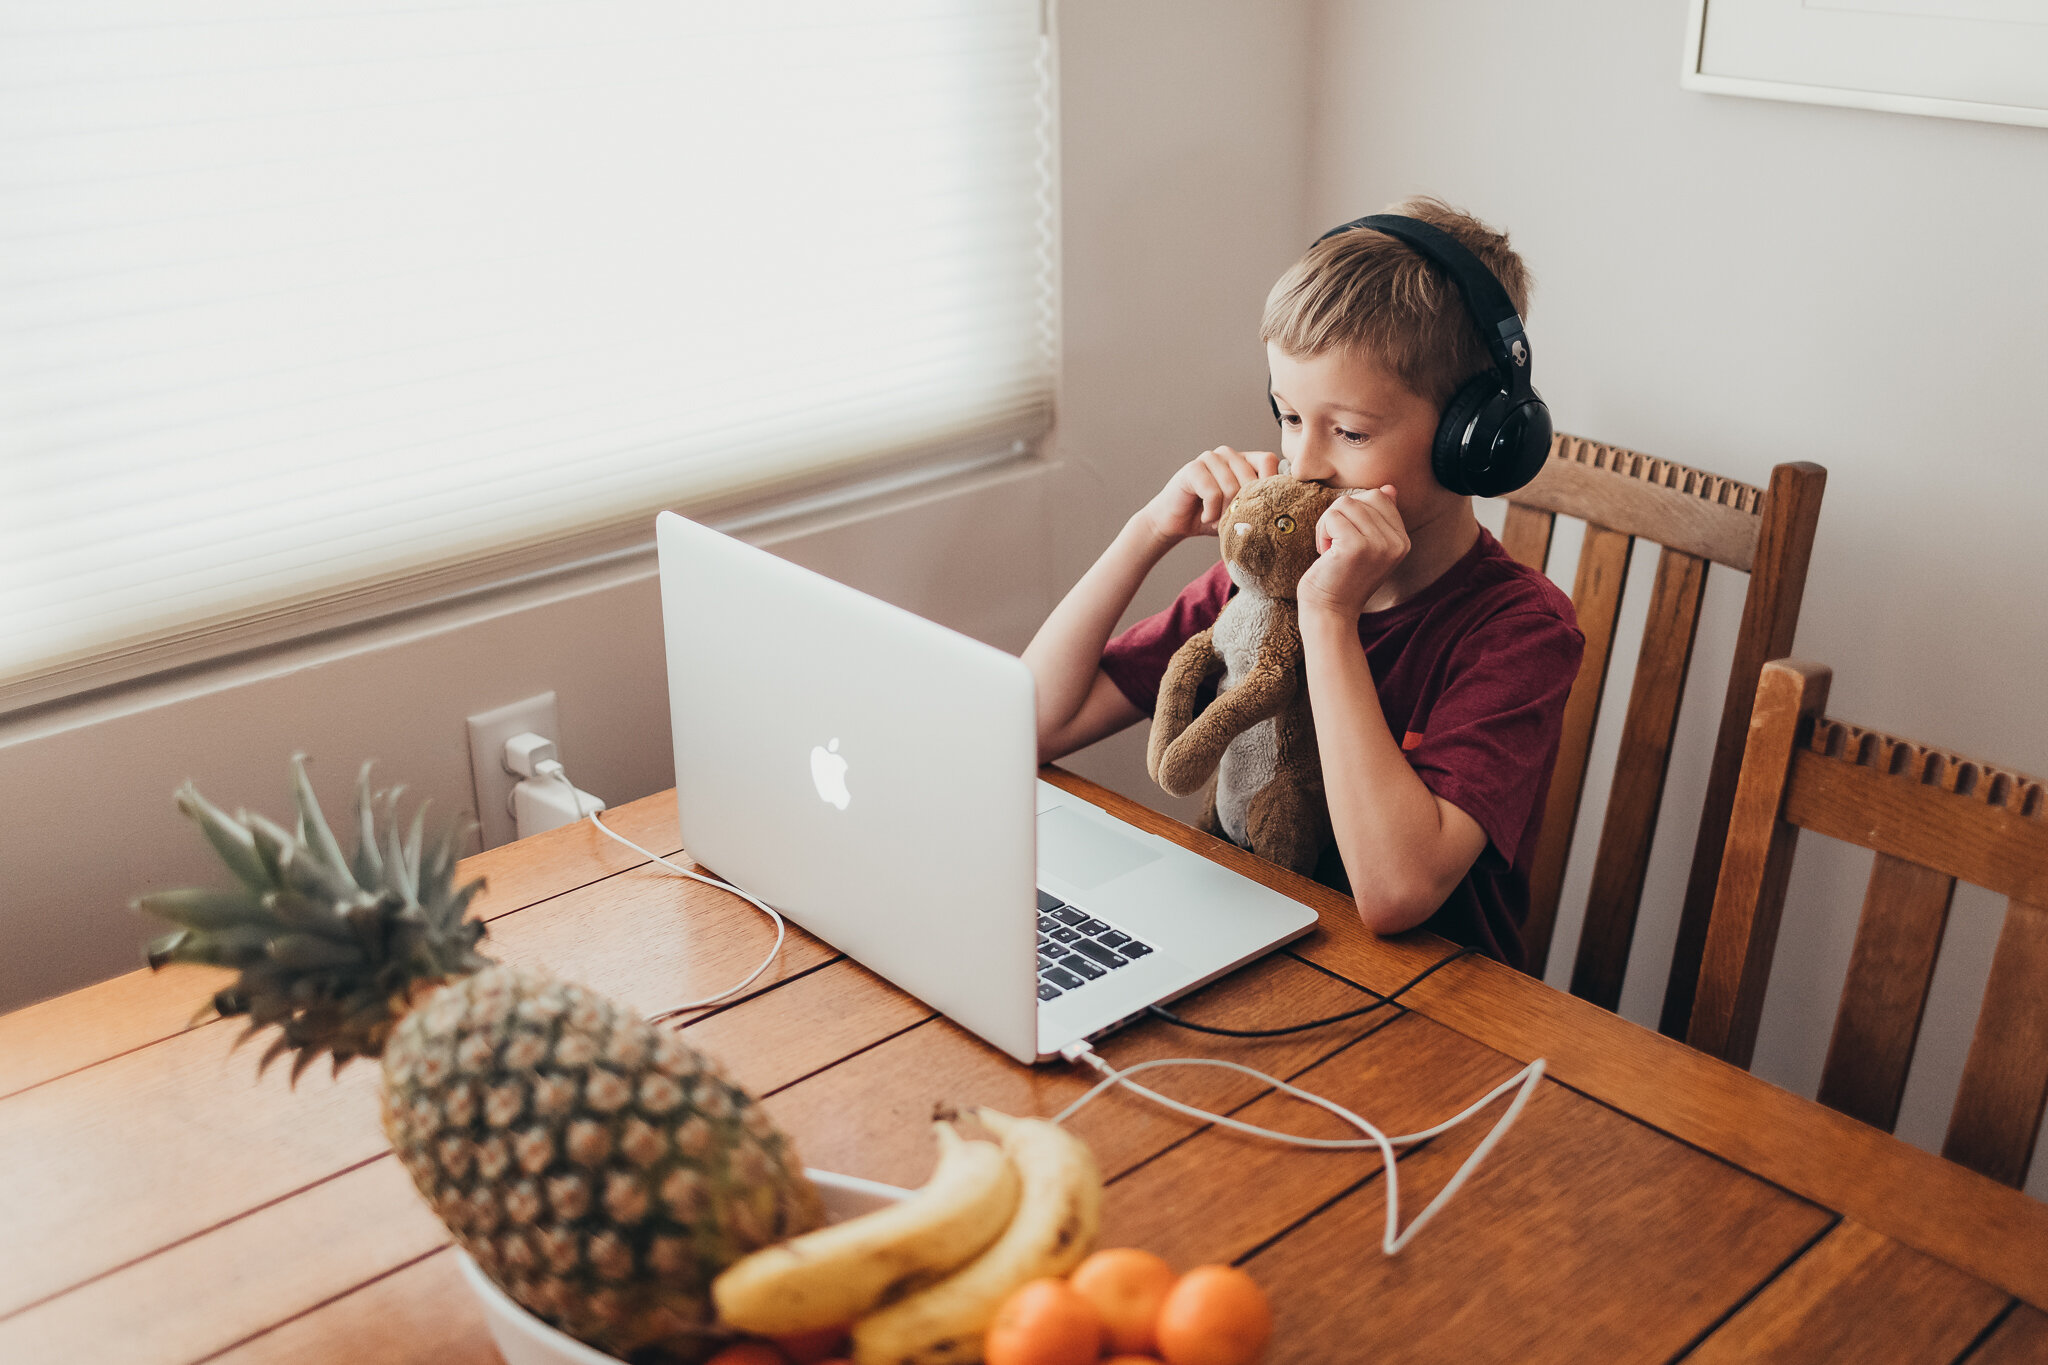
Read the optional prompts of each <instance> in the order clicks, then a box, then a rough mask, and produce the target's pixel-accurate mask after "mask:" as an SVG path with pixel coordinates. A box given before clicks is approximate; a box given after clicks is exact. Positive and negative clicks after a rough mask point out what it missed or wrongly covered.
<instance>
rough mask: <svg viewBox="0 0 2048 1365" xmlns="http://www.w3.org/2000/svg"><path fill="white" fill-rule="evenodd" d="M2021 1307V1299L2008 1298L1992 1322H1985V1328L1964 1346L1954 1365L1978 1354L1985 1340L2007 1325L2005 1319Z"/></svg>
mask: <svg viewBox="0 0 2048 1365" xmlns="http://www.w3.org/2000/svg"><path fill="white" fill-rule="evenodd" d="M2019 1307H2020V1301H2019V1300H2018V1299H2017V1298H2008V1299H2006V1301H2005V1307H2004V1308H2002V1309H2000V1310H1999V1311H1998V1313H1997V1315H1996V1316H1995V1317H1993V1318H1992V1319H1991V1321H1990V1322H1987V1323H1985V1324H1984V1330H1983V1331H1981V1332H1979V1333H1977V1335H1976V1336H1975V1337H1974V1338H1972V1339H1971V1341H1970V1344H1969V1345H1968V1346H1965V1347H1964V1348H1963V1353H1962V1354H1961V1355H1959V1356H1957V1357H1956V1358H1955V1361H1954V1362H1953V1365H1963V1362H1964V1361H1966V1360H1968V1359H1969V1358H1970V1357H1971V1356H1973V1355H1975V1354H1977V1351H1978V1348H1980V1347H1982V1346H1983V1345H1984V1343H1985V1342H1987V1341H1989V1340H1991V1337H1992V1334H1993V1333H1995V1332H1997V1331H1998V1329H1999V1328H2001V1327H2003V1326H2005V1320H2006V1319H2007V1318H2009V1317H2011V1316H2012V1315H2013V1314H2014V1313H2017V1312H2018V1311H2019Z"/></svg>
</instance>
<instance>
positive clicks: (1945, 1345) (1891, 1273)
mask: <svg viewBox="0 0 2048 1365" xmlns="http://www.w3.org/2000/svg"><path fill="white" fill-rule="evenodd" d="M2011 1302H2012V1300H2011V1299H2009V1298H2008V1297H2006V1296H2005V1295H2004V1294H2001V1293H1999V1292H1998V1291H1997V1290H1995V1289H1993V1288H1992V1287H1991V1286H1990V1285H1988V1284H1984V1283H1983V1282H1981V1281H1978V1280H1973V1279H1971V1278H1970V1277H1969V1276H1968V1275H1965V1274H1963V1273H1962V1272H1961V1271H1959V1270H1957V1269H1955V1268H1954V1267H1953V1266H1947V1265H1943V1264H1942V1263H1941V1262H1940V1261H1937V1260H1935V1259H1934V1258H1932V1257H1930V1256H1923V1255H1921V1254H1920V1253H1918V1252H1916V1251H1909V1250H1907V1249H1906V1248H1905V1247H1902V1246H1900V1245H1899V1244H1898V1243H1897V1242H1894V1241H1892V1240H1891V1239H1890V1238H1887V1237H1880V1236H1879V1235H1878V1234H1876V1233H1874V1232H1872V1231H1871V1230H1870V1229H1869V1228H1866V1227H1863V1226H1861V1225H1859V1224H1856V1223H1848V1222H1845V1223H1842V1224H1841V1225H1840V1226H1838V1227H1836V1228H1835V1229H1834V1230H1833V1231H1831V1232H1829V1233H1828V1235H1827V1236H1826V1237H1824V1238H1822V1239H1821V1240H1820V1241H1819V1242H1818V1243H1816V1244H1815V1245H1814V1246H1813V1248H1812V1249H1811V1250H1809V1251H1808V1252H1807V1253H1806V1254H1805V1255H1804V1256H1802V1257H1800V1258H1799V1261H1798V1263H1797V1264H1796V1265H1793V1266H1791V1267H1790V1268H1788V1269H1787V1270H1786V1271H1785V1273H1784V1274H1782V1275H1780V1276H1778V1277H1777V1278H1776V1279H1775V1280H1773V1281H1772V1282H1771V1283H1770V1284H1769V1285H1767V1286H1765V1288H1764V1290H1763V1292H1762V1293H1760V1294H1758V1295H1757V1296H1756V1297H1755V1298H1754V1299H1752V1300H1751V1301H1750V1302H1749V1303H1748V1304H1746V1305H1745V1306H1744V1307H1743V1309H1742V1311H1741V1312H1739V1313H1737V1314H1736V1315H1735V1316H1734V1317H1733V1318H1731V1319H1730V1320H1729V1321H1728V1323H1727V1324H1726V1325H1725V1326H1723V1327H1722V1328H1721V1329H1720V1330H1719V1331H1717V1332H1715V1333H1714V1334H1713V1336H1712V1337H1711V1338H1710V1339H1708V1340H1707V1341H1706V1343H1705V1344H1703V1345H1702V1346H1701V1347H1700V1349H1699V1350H1697V1351H1695V1352H1694V1353H1693V1354H1692V1355H1691V1356H1689V1357H1688V1358H1687V1359H1688V1362H1689V1365H1748V1362H1769V1363H1770V1365H1805V1363H1806V1362H1808V1361H1815V1360H1886V1361H1900V1362H1906V1361H1924V1362H1926V1365H1948V1362H1950V1361H1953V1360H1955V1359H1957V1358H1958V1357H1960V1356H1961V1354H1962V1353H1963V1352H1964V1351H1965V1350H1967V1349H1968V1348H1969V1345H1970V1343H1971V1342H1973V1341H1975V1340H1976V1339H1977V1338H1978V1336H1979V1335H1981V1334H1982V1333H1983V1332H1984V1330H1985V1329H1986V1328H1987V1327H1989V1326H1990V1325H1991V1324H1992V1322H1993V1321H1994V1320H1996V1319H1997V1317H1998V1315H1999V1314H2001V1313H2003V1312H2004V1311H2005V1309H2006V1306H2007V1305H2008V1304H2010V1303H2011Z"/></svg>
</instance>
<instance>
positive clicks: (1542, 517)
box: [1500, 502, 1557, 569]
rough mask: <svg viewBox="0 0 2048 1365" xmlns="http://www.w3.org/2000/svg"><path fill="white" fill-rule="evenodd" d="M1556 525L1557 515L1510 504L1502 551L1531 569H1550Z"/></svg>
mask: <svg viewBox="0 0 2048 1365" xmlns="http://www.w3.org/2000/svg"><path fill="white" fill-rule="evenodd" d="M1556 525H1557V514H1556V513H1555V512H1543V511H1539V510H1537V509H1536V508H1534V507H1524V506H1522V504H1520V503H1518V502H1511V503H1509V504H1508V516H1507V521H1506V522H1505V523H1504V524H1503V525H1502V526H1501V529H1500V543H1501V548H1502V549H1504V550H1506V551H1507V552H1508V553H1509V554H1511V555H1513V556H1514V557H1515V559H1516V560H1517V561H1518V562H1520V563H1523V564H1526V565H1528V566H1529V567H1530V568H1532V569H1544V568H1548V567H1549V565H1550V533H1551V530H1552V528H1554V527H1555V526H1556Z"/></svg>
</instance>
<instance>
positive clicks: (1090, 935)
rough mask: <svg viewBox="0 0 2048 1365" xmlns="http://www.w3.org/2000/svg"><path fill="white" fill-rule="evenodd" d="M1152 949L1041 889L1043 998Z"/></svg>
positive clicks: (1076, 987)
mask: <svg viewBox="0 0 2048 1365" xmlns="http://www.w3.org/2000/svg"><path fill="white" fill-rule="evenodd" d="M1151 951H1152V945H1151V944H1149V943H1140V942H1139V941H1138V940H1137V939H1135V938H1133V937H1131V936H1130V935H1129V934H1126V933H1124V932H1122V931H1121V930H1119V929H1117V928H1116V927H1115V926H1114V925H1112V924H1110V923H1108V922H1107V921H1105V920H1100V919H1097V918H1096V917H1095V916H1093V915H1091V914H1089V913H1088V912H1087V911H1086V910H1083V909H1080V908H1079V907H1077V906H1073V905H1069V904H1067V902H1065V901H1063V900H1061V899H1060V898H1059V897H1058V896H1055V895H1053V894H1052V893H1051V892H1050V891H1040V892H1039V893H1038V998H1039V999H1040V1000H1057V999H1059V998H1060V997H1061V996H1062V995H1065V994H1066V993H1067V992H1068V991H1077V990H1079V989H1081V987H1083V986H1085V985H1087V984H1088V983H1089V982H1091V981H1100V980H1101V979H1102V978H1103V977H1105V976H1108V975H1109V974H1110V973H1111V972H1113V971H1115V970H1116V969H1117V968H1118V967H1126V966H1129V965H1130V964H1131V963H1133V962H1135V961H1137V960H1138V959H1139V958H1141V957H1143V956H1145V954H1147V953H1149V952H1151Z"/></svg>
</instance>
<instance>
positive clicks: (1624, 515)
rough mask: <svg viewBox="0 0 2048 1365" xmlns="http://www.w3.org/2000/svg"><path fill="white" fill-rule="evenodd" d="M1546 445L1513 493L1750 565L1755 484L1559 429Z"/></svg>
mask: <svg viewBox="0 0 2048 1365" xmlns="http://www.w3.org/2000/svg"><path fill="white" fill-rule="evenodd" d="M1550 450H1551V458H1550V462H1549V463H1548V464H1546V465H1545V466H1544V467H1543V472H1542V473H1541V474H1539V475H1538V476H1537V477H1536V479H1535V481H1534V482H1533V483H1531V484H1530V485H1529V486H1528V487H1527V488H1524V489H1522V490H1521V491H1519V492H1517V493H1515V494H1514V495H1513V498H1514V501H1516V502H1518V503H1521V504H1523V505H1524V506H1528V507H1534V508H1538V509H1540V510H1542V511H1545V512H1563V513H1564V514H1565V515H1566V516H1573V517H1580V518H1583V519H1584V520H1586V521H1589V522H1596V523H1598V524H1599V525H1601V526H1606V527H1610V528H1611V529H1613V530H1616V531H1620V532H1621V533H1622V534H1624V535H1631V536H1641V537H1642V538H1643V539H1645V540H1654V541H1656V542H1657V543H1658V544H1659V545H1665V546H1669V547H1670V548H1672V549H1674V550H1683V551H1684V552H1685V553H1687V554H1691V555H1698V556H1699V557H1700V558H1702V559H1710V560H1712V561H1713V562H1714V563H1716V564H1726V565H1727V566H1728V567H1729V568H1731V569H1740V570H1742V571H1743V572H1744V573H1748V572H1749V570H1750V567H1751V565H1752V563H1753V562H1754V560H1755V558H1756V549H1757V533H1758V530H1759V526H1758V521H1757V510H1758V508H1759V507H1760V506H1761V505H1762V501H1763V490H1762V489H1760V488H1758V487H1756V486H1755V485H1754V484H1747V483H1742V482H1739V481H1738V480H1735V479H1727V478H1722V477H1721V476H1720V475H1718V474H1709V473H1707V472H1705V471H1704V470H1699V469H1694V468H1692V467H1691V466H1689V465H1682V464H1678V463H1675V462H1673V461H1671V460H1660V459H1658V458H1657V457H1656V456H1654V455H1645V454H1643V453H1642V452H1640V451H1635V450H1625V449H1623V448H1622V447H1620V446H1610V445H1604V444H1602V443H1601V442H1598V441H1588V440H1586V439H1585V438H1584V437H1580V436H1562V435H1561V436H1558V437H1557V438H1555V439H1554V440H1553V441H1552V442H1551V447H1550ZM1616 475H1619V476H1621V477H1615V476H1616Z"/></svg>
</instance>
